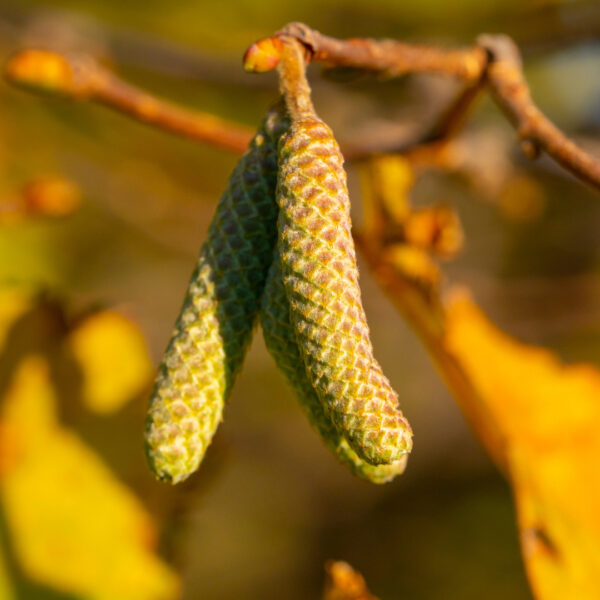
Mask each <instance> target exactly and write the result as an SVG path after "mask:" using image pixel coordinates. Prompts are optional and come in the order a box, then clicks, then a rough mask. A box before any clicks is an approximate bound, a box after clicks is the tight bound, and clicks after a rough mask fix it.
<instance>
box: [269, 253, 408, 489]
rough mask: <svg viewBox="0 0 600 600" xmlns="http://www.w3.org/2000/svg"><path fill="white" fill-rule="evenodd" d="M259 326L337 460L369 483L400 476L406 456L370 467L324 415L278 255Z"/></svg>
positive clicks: (277, 361)
mask: <svg viewBox="0 0 600 600" xmlns="http://www.w3.org/2000/svg"><path fill="white" fill-rule="evenodd" d="M260 323H261V326H262V330H263V337H264V340H265V345H266V346H267V349H268V351H269V352H270V354H271V356H272V357H273V358H274V359H275V362H276V363H277V366H278V367H279V369H280V370H281V371H282V373H283V374H284V375H285V377H286V379H287V380H288V382H289V384H290V385H291V387H292V388H293V389H294V391H295V392H296V395H297V397H298V401H299V402H300V405H301V406H302V408H303V409H304V412H305V413H306V415H307V417H308V419H309V421H310V423H311V425H312V426H313V428H314V429H315V430H316V431H317V432H318V433H319V435H320V436H321V438H322V439H323V440H324V442H325V444H326V445H327V446H328V448H329V449H330V450H331V451H332V452H333V453H334V454H335V455H336V456H337V457H338V458H339V460H340V461H341V462H342V463H344V464H345V465H347V466H348V467H349V468H350V469H351V470H352V471H353V472H354V473H355V474H356V475H358V476H359V477H362V478H363V479H366V480H368V481H371V482H372V483H386V482H388V481H391V480H392V479H393V478H394V477H395V476H396V475H399V474H401V473H402V472H403V471H404V468H405V467H406V458H407V455H406V454H405V455H404V456H403V457H402V458H401V459H400V460H399V461H398V462H395V463H392V464H390V465H377V466H375V465H371V464H369V463H367V462H365V461H364V460H361V459H360V458H359V457H358V456H357V454H356V452H354V450H352V448H350V446H349V445H348V442H347V441H346V440H345V439H344V437H343V436H342V435H340V434H339V433H338V431H337V429H336V428H335V426H334V425H333V423H332V422H331V421H330V419H329V418H328V416H327V415H326V414H325V411H324V409H323V406H322V405H321V401H320V400H319V398H318V396H317V394H316V392H315V390H314V388H313V386H312V384H311V382H310V380H309V379H308V375H307V372H306V367H305V366H304V361H303V360H302V355H301V354H300V350H299V348H298V343H297V341H296V334H295V332H294V329H293V327H292V324H291V321H290V305H289V302H288V299H287V296H286V293H285V288H284V285H283V280H282V275H281V261H280V257H279V254H278V253H275V256H274V258H273V264H272V265H271V268H270V270H269V275H268V277H267V283H266V285H265V290H264V294H263V297H262V300H261V306H260Z"/></svg>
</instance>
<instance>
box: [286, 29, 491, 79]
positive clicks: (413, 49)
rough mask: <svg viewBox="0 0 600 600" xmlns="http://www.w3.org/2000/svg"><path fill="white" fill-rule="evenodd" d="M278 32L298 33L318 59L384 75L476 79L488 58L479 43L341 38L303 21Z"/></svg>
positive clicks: (293, 34)
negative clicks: (460, 46)
mask: <svg viewBox="0 0 600 600" xmlns="http://www.w3.org/2000/svg"><path fill="white" fill-rule="evenodd" d="M277 35H288V36H292V37H295V38H296V39H297V40H298V41H300V42H302V43H303V44H304V45H305V46H306V47H307V48H308V50H309V52H310V55H311V59H312V60H314V61H317V62H322V63H325V64H327V65H335V66H342V67H357V68H361V69H367V70H370V71H376V72H377V73H380V74H381V75H383V76H384V77H398V76H401V75H405V74H407V73H417V72H418V73H422V72H429V73H439V74H443V75H451V76H453V77H457V78H459V79H462V80H465V81H474V80H476V79H478V78H479V77H480V75H481V73H482V71H483V69H484V68H485V64H486V62H487V57H486V53H485V50H484V49H482V48H480V47H479V46H473V47H471V48H464V49H444V48H437V47H435V46H426V45H416V44H405V43H403V42H397V41H396V40H385V39H384V40H372V39H368V38H351V39H348V40H338V39H335V38H332V37H329V36H326V35H323V34H322V33H319V32H318V31H315V30H314V29H311V28H310V27H308V26H307V25H304V24H303V23H290V24H289V25H286V26H285V27H284V28H283V29H282V30H281V31H279V32H278V33H277Z"/></svg>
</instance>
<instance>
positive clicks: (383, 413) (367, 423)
mask: <svg viewBox="0 0 600 600" xmlns="http://www.w3.org/2000/svg"><path fill="white" fill-rule="evenodd" d="M277 201H278V204H279V208H280V211H279V219H278V229H279V253H280V256H281V265H282V274H283V281H284V284H285V290H286V294H287V298H288V301H289V304H290V317H291V322H292V325H293V327H294V331H295V335H296V340H297V342H298V347H299V349H300V352H301V355H302V357H303V359H304V363H305V365H306V371H307V374H308V377H309V380H310V382H311V383H312V385H313V387H314V389H315V391H316V393H317V395H318V397H319V399H320V400H321V402H322V405H323V408H324V410H325V413H326V414H327V416H328V417H329V419H330V420H331V421H332V422H333V423H334V425H335V427H336V429H337V430H338V432H339V433H340V435H342V436H343V437H344V438H345V439H346V440H347V441H348V443H349V445H350V446H351V447H352V449H353V450H354V451H355V452H356V453H357V454H358V456H359V457H360V458H361V459H363V460H366V461H367V462H369V463H371V464H373V465H378V464H391V463H394V462H397V461H399V460H401V459H402V457H403V456H404V455H405V454H407V453H408V452H410V450H411V447H412V431H411V429H410V425H409V424H408V422H407V421H406V419H405V418H404V417H403V415H402V413H401V411H400V409H399V407H398V398H397V395H396V393H395V392H394V391H393V389H392V388H391V386H390V383H389V381H388V380H387V378H386V377H385V376H384V374H383V372H382V370H381V367H380V366H379V364H378V363H377V361H376V360H375V358H374V356H373V349H372V345H371V342H370V338H369V329H368V326H367V322H366V317H365V313H364V309H363V307H362V302H361V296H360V288H359V285H358V269H357V265H356V256H355V251H354V243H353V240H352V235H351V222H350V202H349V198H348V190H347V186H346V175H345V171H344V169H343V158H342V155H341V152H340V150H339V147H338V145H337V143H336V141H335V139H334V137H333V134H332V132H331V130H330V129H329V128H328V127H327V125H325V124H324V123H323V122H322V121H320V120H319V119H318V118H316V117H310V116H306V117H301V118H299V119H297V120H295V121H294V122H293V123H292V125H291V126H290V128H289V129H288V130H287V132H286V133H285V135H284V136H283V137H282V138H281V140H280V143H279V176H278V183H277Z"/></svg>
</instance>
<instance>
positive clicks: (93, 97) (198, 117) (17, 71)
mask: <svg viewBox="0 0 600 600" xmlns="http://www.w3.org/2000/svg"><path fill="white" fill-rule="evenodd" d="M5 77H6V78H7V80H8V81H9V82H10V83H13V84H16V85H19V86H21V87H24V88H27V89H31V90H34V91H46V92H49V93H54V94H58V95H62V96H66V97H68V98H72V99H75V100H89V101H92V102H96V103H99V104H103V105H105V106H107V107H109V108H112V109H115V110H117V111H119V112H121V113H123V114H125V115H128V116H130V117H133V118H134V119H136V120H138V121H142V122H144V123H146V124H148V125H152V126H154V127H157V128H159V129H162V130H164V131H167V132H169V133H172V134H175V135H178V136H182V137H186V138H190V139H194V140H198V141H201V142H204V143H207V144H210V145H212V146H216V147H218V148H222V149H224V150H228V151H230V152H234V153H236V154H242V153H243V152H245V150H246V148H247V147H248V144H249V143H250V139H251V138H252V131H251V130H250V129H249V128H246V127H245V126H243V125H239V124H237V123H232V122H230V121H226V120H225V119H221V118H219V117H216V116H214V115H211V114H206V113H202V112H196V111H191V110H188V109H184V108H181V107H179V106H176V105H175V104H172V103H170V102H166V101H164V100H160V99H158V98H156V97H154V96H152V95H150V94H148V93H146V92H144V91H142V90H140V89H139V88H137V87H135V86H133V85H131V84H128V83H125V82H124V81H122V80H121V79H119V78H118V77H117V76H116V75H114V74H113V73H111V72H110V71H108V70H107V69H105V68H104V67H102V66H101V65H99V64H98V63H96V62H95V61H93V60H92V59H90V58H89V57H86V56H67V55H63V54H57V53H55V52H49V51H45V50H24V51H22V52H19V53H18V54H16V55H14V56H13V57H12V58H11V59H10V61H9V62H8V64H7V65H6V68H5Z"/></svg>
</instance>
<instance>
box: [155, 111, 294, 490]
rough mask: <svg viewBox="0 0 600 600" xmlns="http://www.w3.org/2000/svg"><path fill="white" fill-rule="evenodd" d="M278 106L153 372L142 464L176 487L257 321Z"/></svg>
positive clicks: (223, 206)
mask: <svg viewBox="0 0 600 600" xmlns="http://www.w3.org/2000/svg"><path fill="white" fill-rule="evenodd" d="M287 124H288V121H287V117H286V116H285V114H284V108H283V105H282V103H281V104H280V105H278V106H276V107H274V108H273V109H272V110H270V111H269V112H268V113H267V115H266V117H265V119H264V120H263V122H262V123H261V126H260V128H259V130H258V133H257V134H256V136H255V137H254V139H253V140H252V142H251V144H250V147H249V149H248V151H247V152H246V154H245V155H244V156H243V157H242V158H241V160H240V161H239V162H238V164H237V165H236V167H235V169H234V171H233V173H232V174H231V177H230V178H229V182H228V186H227V189H226V190H225V193H224V194H223V196H222V197H221V200H220V201H219V204H218V206H217V209H216V213H215V216H214V218H213V220H212V222H211V225H210V228H209V232H208V238H207V240H206V242H205V243H204V245H203V246H202V249H201V251H200V256H199V258H198V263H197V265H196V268H195V270H194V273H193V275H192V278H191V281H190V285H189V287H188V290H187V293H186V296H185V299H184V303H183V307H182V309H181V312H180V314H179V317H178V319H177V322H176V324H175V330H174V332H173V336H172V338H171V341H170V342H169V345H168V347H167V350H166V352H165V355H164V357H163V360H162V363H161V365H160V367H159V371H158V376H157V380H156V384H155V388H154V391H153V394H152V397H151V400H150V405H149V409H148V415H147V419H146V434H145V437H146V454H147V456H148V462H149V464H150V467H151V468H152V470H153V471H154V473H155V475H156V476H157V477H158V478H159V479H162V480H166V481H170V482H172V483H177V482H179V481H182V480H184V479H186V478H187V477H188V476H189V475H190V474H191V473H193V472H194V471H195V470H196V469H197V468H198V466H199V464H200V461H201V460H202V457H203V456H204V453H205V451H206V448H207V446H208V445H209V444H210V442H211V440H212V437H213V435H214V433H215V431H216V428H217V426H218V424H219V422H220V421H221V419H222V413H223V408H224V405H225V401H226V400H227V398H228V396H229V393H230V390H231V387H232V385H233V382H234V380H235V377H236V375H237V373H238V371H239V369H240V367H241V364H242V361H243V359H244V356H245V354H246V350H247V348H248V345H249V342H250V339H251V336H252V330H253V327H254V325H255V323H256V317H257V315H258V309H259V302H260V296H261V294H262V291H263V288H264V284H265V280H266V277H267V272H268V269H269V265H270V264H271V261H272V255H273V249H274V246H275V241H276V231H277V228H276V220H277V205H276V203H275V201H274V198H275V186H276V181H277V142H278V139H279V137H280V135H281V133H282V132H283V130H284V129H285V127H286V126H287Z"/></svg>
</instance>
